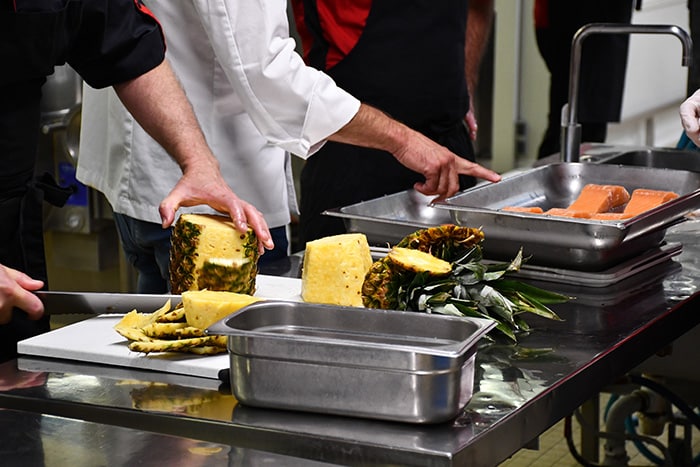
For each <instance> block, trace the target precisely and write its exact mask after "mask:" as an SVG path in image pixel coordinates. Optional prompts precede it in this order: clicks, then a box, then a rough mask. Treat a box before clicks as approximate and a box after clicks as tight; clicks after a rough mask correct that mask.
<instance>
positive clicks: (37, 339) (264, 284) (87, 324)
mask: <svg viewBox="0 0 700 467" xmlns="http://www.w3.org/2000/svg"><path fill="white" fill-rule="evenodd" d="M255 295H256V296H258V297H261V298H267V299H275V300H288V301H301V280H300V279H296V278H290V277H277V276H265V275H258V277H257V281H256V293H255ZM122 316H123V315H99V316H95V317H94V318H89V319H86V320H84V321H79V322H77V323H74V324H70V325H68V326H64V327H61V328H58V329H55V330H53V331H50V332H47V333H45V334H40V335H38V336H34V337H30V338H29V339H25V340H23V341H20V342H19V343H18V344H17V350H18V352H19V353H20V354H21V355H32V356H37V357H50V358H62V359H67V360H77V361H82V362H90V363H99V364H104V365H116V366H120V367H127V368H138V369H142V370H154V371H164V372H169V373H177V374H183V375H190V376H200V377H204V378H213V379H217V378H218V377H219V372H220V371H221V370H223V369H225V368H228V367H229V356H228V354H220V355H211V356H202V355H190V354H184V353H183V354H179V353H162V354H150V355H145V354H140V353H136V352H132V351H131V350H129V348H128V347H127V343H128V341H127V340H126V339H125V338H124V337H122V336H121V335H119V334H117V332H116V331H115V330H114V325H115V324H117V322H118V321H119V320H120V319H121V318H122Z"/></svg>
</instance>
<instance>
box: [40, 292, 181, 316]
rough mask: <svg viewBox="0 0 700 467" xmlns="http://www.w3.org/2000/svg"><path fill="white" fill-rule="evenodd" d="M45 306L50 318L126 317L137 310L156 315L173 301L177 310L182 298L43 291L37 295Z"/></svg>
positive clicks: (174, 296) (165, 295) (159, 295)
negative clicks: (84, 316) (80, 315)
mask: <svg viewBox="0 0 700 467" xmlns="http://www.w3.org/2000/svg"><path fill="white" fill-rule="evenodd" d="M34 293H35V294H36V296H37V297H39V299H40V300H41V302H42V303H43V304H44V310H45V313H46V314H49V315H65V314H94V315H101V314H106V313H114V314H124V313H128V312H130V311H131V310H133V309H136V310H138V311H139V312H142V313H152V312H153V311H155V310H157V309H158V308H161V307H162V306H163V305H165V303H166V302H167V301H168V300H170V305H171V306H172V307H175V305H177V304H178V303H180V300H181V298H180V295H168V294H130V293H106V292H63V291H60V292H59V291H47V290H39V291H36V292H34Z"/></svg>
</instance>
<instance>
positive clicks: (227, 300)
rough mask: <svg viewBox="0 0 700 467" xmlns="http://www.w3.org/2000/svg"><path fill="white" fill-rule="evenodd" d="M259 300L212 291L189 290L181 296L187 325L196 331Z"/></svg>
mask: <svg viewBox="0 0 700 467" xmlns="http://www.w3.org/2000/svg"><path fill="white" fill-rule="evenodd" d="M260 300H261V299H260V298H258V297H253V296H251V295H246V294H239V293H233V292H217V291H213V290H197V291H193V290H190V291H187V292H183V294H182V304H183V306H184V308H185V319H186V320H187V324H188V325H190V326H192V327H195V328H198V329H206V328H208V327H209V326H211V325H212V324H214V323H216V322H217V321H219V320H220V319H222V318H225V317H226V316H228V315H230V314H231V313H235V312H236V311H238V310H240V309H241V308H243V307H244V306H247V305H250V304H251V303H255V302H257V301H260Z"/></svg>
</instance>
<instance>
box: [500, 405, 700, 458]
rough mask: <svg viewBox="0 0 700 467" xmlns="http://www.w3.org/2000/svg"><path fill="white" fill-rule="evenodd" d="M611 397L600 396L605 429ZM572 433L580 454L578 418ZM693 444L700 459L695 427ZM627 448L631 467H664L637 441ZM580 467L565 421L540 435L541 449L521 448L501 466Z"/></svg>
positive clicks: (699, 438) (665, 435) (601, 453)
mask: <svg viewBox="0 0 700 467" xmlns="http://www.w3.org/2000/svg"><path fill="white" fill-rule="evenodd" d="M609 397H610V396H609V395H608V394H601V396H600V407H601V429H602V428H603V427H604V425H603V424H602V423H603V420H602V418H603V417H602V412H603V407H605V404H606V403H607V401H608V399H609ZM572 432H573V438H572V439H573V440H574V443H575V445H576V448H577V450H578V452H579V454H580V453H581V447H580V440H581V427H580V425H579V424H578V423H577V422H576V420H575V419H574V420H573V421H572ZM676 436H678V437H682V436H683V433H682V430H680V429H677V430H676ZM655 439H656V440H658V441H659V442H661V443H662V444H664V445H666V444H667V439H668V433H667V431H664V433H663V434H662V435H661V436H659V437H657V438H655ZM604 442H605V441H604V440H601V441H600V450H599V459H598V463H601V462H602V461H603V458H604V450H603V445H604ZM691 444H692V446H693V449H692V452H693V456H700V454H699V453H700V430H698V429H697V428H694V429H693V430H692V437H691ZM644 446H646V448H647V449H648V450H649V452H650V453H651V454H652V455H653V456H656V457H657V459H659V458H661V457H662V455H661V452H660V451H659V450H657V449H655V448H653V447H650V445H648V444H646V445H644ZM625 449H626V450H627V455H628V457H629V461H628V464H627V465H629V466H653V465H660V464H658V463H655V462H653V461H652V460H650V458H649V457H646V456H645V455H643V454H642V453H640V451H639V450H638V449H637V448H636V447H635V444H634V442H633V441H627V442H626V443H625ZM595 464H596V463H593V465H595ZM579 465H582V464H581V463H579V462H577V461H576V460H575V458H574V456H573V455H572V454H571V452H570V451H569V447H568V446H567V441H566V438H565V436H564V421H563V420H562V421H560V422H559V423H557V424H556V425H554V426H552V427H551V428H550V429H549V430H547V431H546V432H544V433H543V434H542V435H541V436H540V439H539V449H537V450H534V449H521V450H520V451H518V452H517V453H515V454H514V455H513V456H512V457H511V458H510V459H508V460H506V461H505V462H502V463H501V464H500V467H525V466H533V467H547V466H556V467H574V466H579Z"/></svg>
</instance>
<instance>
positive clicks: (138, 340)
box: [114, 300, 227, 355]
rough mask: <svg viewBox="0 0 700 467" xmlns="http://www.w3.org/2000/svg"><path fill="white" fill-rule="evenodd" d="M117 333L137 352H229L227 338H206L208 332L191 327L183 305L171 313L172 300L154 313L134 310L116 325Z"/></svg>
mask: <svg viewBox="0 0 700 467" xmlns="http://www.w3.org/2000/svg"><path fill="white" fill-rule="evenodd" d="M114 330H115V331H116V332H117V333H119V334H120V335H121V336H122V337H124V338H126V339H127V340H128V341H129V342H128V348H129V350H131V351H133V352H140V353H145V354H149V353H152V352H187V353H192V354H196V355H216V354H219V353H222V352H226V342H227V338H226V336H210V335H206V334H205V332H204V330H202V329H199V328H197V327H194V326H190V325H189V324H188V323H187V321H186V317H185V313H184V308H183V307H182V305H178V306H177V307H176V308H175V309H173V310H171V304H170V300H168V301H167V302H166V303H165V304H164V305H163V306H162V307H161V308H159V309H157V310H156V311H154V312H153V313H140V312H138V311H137V310H136V309H134V310H132V311H130V312H129V313H127V314H125V315H124V316H123V317H122V319H121V320H120V321H119V322H118V323H117V324H116V325H115V326H114Z"/></svg>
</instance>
